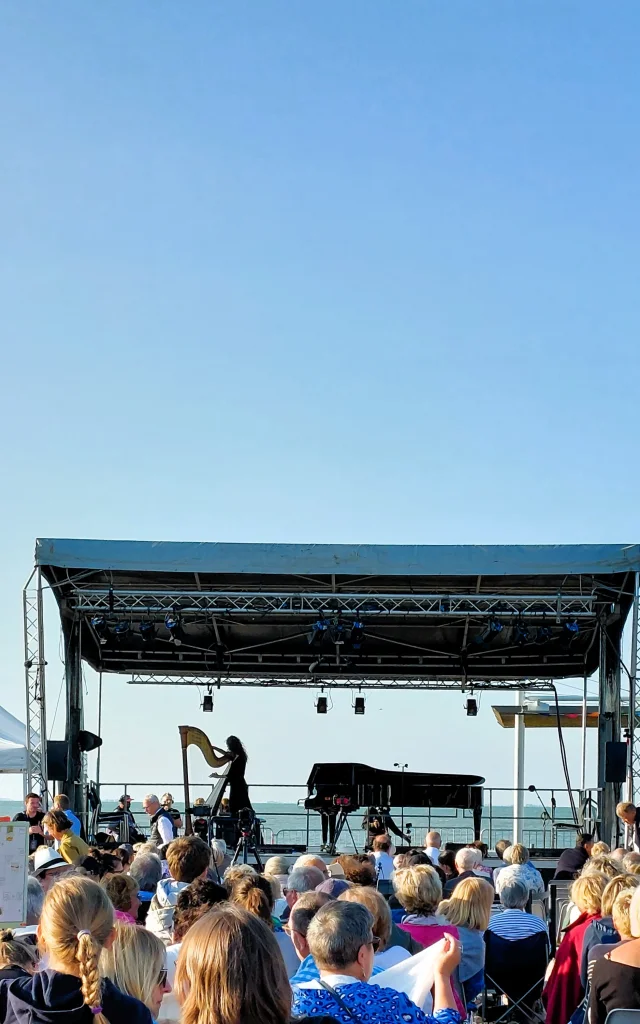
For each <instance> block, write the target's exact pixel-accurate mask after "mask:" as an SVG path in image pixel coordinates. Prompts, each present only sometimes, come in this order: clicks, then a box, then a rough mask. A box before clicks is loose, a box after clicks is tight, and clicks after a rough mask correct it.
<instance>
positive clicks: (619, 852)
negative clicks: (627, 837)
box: [611, 846, 627, 867]
mask: <svg viewBox="0 0 640 1024" xmlns="http://www.w3.org/2000/svg"><path fill="white" fill-rule="evenodd" d="M626 852H627V851H626V850H625V848H624V847H623V846H617V847H616V849H615V850H612V852H611V860H615V862H616V864H618V865H619V866H620V867H622V866H623V861H624V858H625V854H626Z"/></svg>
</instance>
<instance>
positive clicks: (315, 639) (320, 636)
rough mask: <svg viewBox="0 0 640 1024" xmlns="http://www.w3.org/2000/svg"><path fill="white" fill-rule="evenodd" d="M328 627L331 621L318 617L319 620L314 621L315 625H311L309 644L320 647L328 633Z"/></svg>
mask: <svg viewBox="0 0 640 1024" xmlns="http://www.w3.org/2000/svg"><path fill="white" fill-rule="evenodd" d="M328 628H329V622H328V621H327V619H318V620H317V622H314V624H313V626H312V627H311V632H310V633H309V635H308V638H307V639H308V640H309V644H310V645H312V646H313V647H320V646H321V645H322V642H323V640H324V638H325V636H326V635H327V630H328Z"/></svg>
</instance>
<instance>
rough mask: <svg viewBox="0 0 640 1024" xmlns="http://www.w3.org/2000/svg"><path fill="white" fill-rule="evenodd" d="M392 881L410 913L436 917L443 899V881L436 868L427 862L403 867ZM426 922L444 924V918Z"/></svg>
mask: <svg viewBox="0 0 640 1024" xmlns="http://www.w3.org/2000/svg"><path fill="white" fill-rule="evenodd" d="M392 881H393V889H394V892H395V894H396V897H397V898H398V901H399V902H400V903H401V904H402V906H403V907H404V909H405V910H406V911H407V913H408V914H412V915H417V916H418V917H421V918H422V917H424V918H434V919H435V917H436V910H437V908H438V904H439V903H440V900H441V899H442V882H441V881H440V878H439V877H438V874H437V872H436V870H435V868H432V867H429V866H428V865H427V864H416V865H415V866H414V867H411V868H401V869H400V870H399V871H394V873H393V879H392ZM424 923H436V924H442V923H443V920H442V919H438V920H434V921H433V922H431V921H429V922H424Z"/></svg>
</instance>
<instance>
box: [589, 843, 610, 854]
mask: <svg viewBox="0 0 640 1024" xmlns="http://www.w3.org/2000/svg"><path fill="white" fill-rule="evenodd" d="M610 853H611V847H610V846H609V844H608V843H603V842H602V840H599V841H598V842H597V843H594V844H593V846H592V847H591V856H592V857H602V856H607V855H608V854H610Z"/></svg>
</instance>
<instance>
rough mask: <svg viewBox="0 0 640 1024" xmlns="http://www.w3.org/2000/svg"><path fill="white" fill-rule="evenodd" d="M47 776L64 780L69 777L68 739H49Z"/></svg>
mask: <svg viewBox="0 0 640 1024" xmlns="http://www.w3.org/2000/svg"><path fill="white" fill-rule="evenodd" d="M47 778H48V779H50V780H51V781H52V782H64V781H65V779H66V778H67V743H66V740H47Z"/></svg>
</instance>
